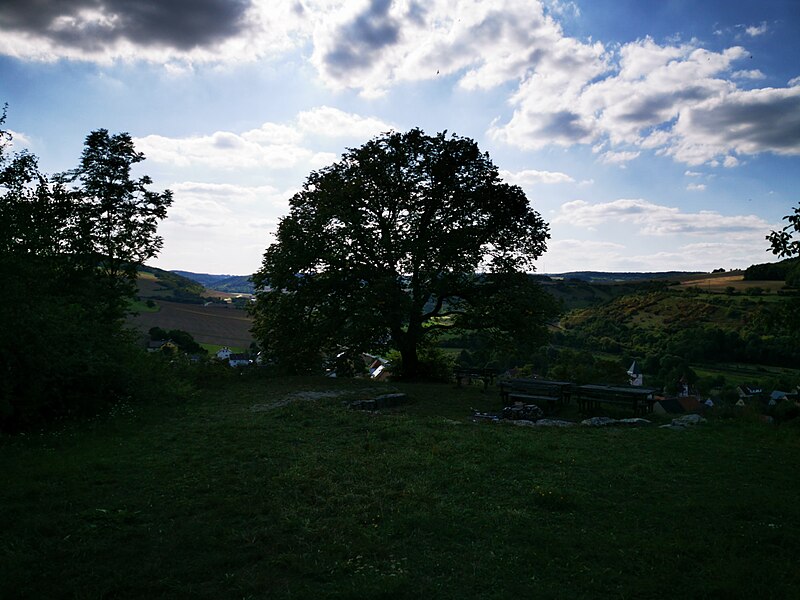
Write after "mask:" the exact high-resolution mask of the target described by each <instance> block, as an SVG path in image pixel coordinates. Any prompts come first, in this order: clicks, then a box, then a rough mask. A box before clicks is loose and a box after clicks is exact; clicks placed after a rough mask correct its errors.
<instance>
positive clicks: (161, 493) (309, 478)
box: [0, 376, 800, 599]
mask: <svg viewBox="0 0 800 600" xmlns="http://www.w3.org/2000/svg"><path fill="white" fill-rule="evenodd" d="M392 389H399V390H400V391H402V392H405V393H407V394H409V396H410V398H411V400H412V403H411V404H409V405H407V406H405V407H402V408H396V409H392V410H390V411H386V412H383V413H380V414H374V413H369V412H358V411H350V410H349V409H347V408H345V407H343V405H342V401H343V400H345V399H356V398H364V397H369V396H371V395H374V394H376V393H380V392H385V391H389V390H392ZM298 392H305V393H306V395H305V396H303V397H299V396H298V395H297V394H298ZM309 392H317V393H318V394H317V399H316V400H315V399H311V398H313V395H312V394H309ZM319 392H327V395H320V394H319ZM334 394H338V395H337V396H335V395H334ZM498 403H499V400H498V395H497V393H496V391H494V390H491V391H490V393H488V394H483V393H481V392H480V391H479V389H478V388H466V389H461V390H456V389H454V388H453V387H452V386H448V385H422V384H419V385H410V384H409V385H400V384H397V385H395V384H383V385H379V384H374V383H367V382H357V381H348V380H330V379H323V378H313V379H312V378H308V379H288V378H287V379H259V378H250V377H248V376H236V377H232V378H231V379H230V380H228V381H227V382H226V383H224V384H223V385H220V386H219V387H217V388H216V389H211V390H208V391H205V392H202V393H199V394H197V396H196V397H194V398H192V399H191V400H189V401H186V402H184V403H168V404H164V403H161V402H159V401H157V400H155V399H154V401H153V402H151V403H150V404H147V405H141V406H128V405H118V406H117V407H116V408H115V409H114V411H113V414H112V415H111V416H109V417H104V418H98V419H96V420H94V421H92V422H89V423H72V424H65V425H63V426H62V427H61V428H60V429H58V430H57V431H52V432H49V433H43V434H34V435H30V434H29V435H27V436H18V437H14V438H0V473H2V486H0V514H1V515H2V519H3V527H2V528H0V573H2V574H3V576H2V577H0V597H2V598H70V597H72V598H214V599H219V598H380V597H382V598H665V597H719V598H754V597H758V598H761V597H774V598H791V597H800V570H798V569H797V556H798V555H800V503H798V501H797V498H798V492H800V481H799V480H798V478H797V471H798V467H800V428H797V427H793V426H780V427H775V426H773V427H769V426H766V425H763V424H760V423H754V422H749V421H712V422H710V423H708V424H707V425H704V426H701V427H699V428H697V429H695V430H690V431H684V432H676V431H670V430H664V429H658V428H656V427H649V428H642V429H587V428H574V429H546V428H536V429H531V428H519V427H513V426H505V425H492V424H488V423H481V424H474V423H471V422H470V420H469V419H468V418H467V417H468V416H469V415H470V414H471V413H470V408H471V407H474V408H476V409H483V410H488V409H493V408H494V409H496V408H497V407H498Z"/></svg>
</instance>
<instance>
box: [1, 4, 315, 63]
mask: <svg viewBox="0 0 800 600" xmlns="http://www.w3.org/2000/svg"><path fill="white" fill-rule="evenodd" d="M300 6H301V5H300V4H299V3H298V2H297V1H296V0H269V1H267V0H194V1H189V0H137V1H135V2H133V1H131V0H74V1H72V2H61V1H57V0H43V1H39V2H30V1H29V0H6V1H4V2H3V3H2V4H0V31H2V32H3V35H2V36H0V53H3V54H8V55H11V56H16V57H19V58H23V59H38V60H56V59H58V58H71V59H80V60H92V61H106V62H107V61H110V60H114V59H145V60H152V61H157V62H165V61H170V60H174V59H179V60H189V61H192V60H199V61H208V60H220V59H223V60H225V59H229V60H230V59H234V58H235V59H236V60H243V59H244V60H246V59H248V58H251V59H252V58H257V57H260V56H265V55H268V54H270V53H272V52H275V51H277V50H280V49H285V48H288V47H291V46H293V45H294V44H295V43H296V39H295V38H296V34H297V33H298V32H300V31H302V29H303V28H304V24H303V19H302V14H301V11H300V10H299V7H300Z"/></svg>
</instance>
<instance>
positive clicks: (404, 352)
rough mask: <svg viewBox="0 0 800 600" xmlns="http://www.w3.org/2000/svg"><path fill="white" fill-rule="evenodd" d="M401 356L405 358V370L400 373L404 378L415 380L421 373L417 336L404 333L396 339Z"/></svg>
mask: <svg viewBox="0 0 800 600" xmlns="http://www.w3.org/2000/svg"><path fill="white" fill-rule="evenodd" d="M396 344H397V348H398V350H400V357H401V358H402V359H403V371H402V373H400V377H401V378H402V379H407V380H414V379H417V378H418V377H419V375H420V372H419V356H417V337H416V336H413V335H410V334H409V333H404V334H403V335H402V337H400V338H399V339H396Z"/></svg>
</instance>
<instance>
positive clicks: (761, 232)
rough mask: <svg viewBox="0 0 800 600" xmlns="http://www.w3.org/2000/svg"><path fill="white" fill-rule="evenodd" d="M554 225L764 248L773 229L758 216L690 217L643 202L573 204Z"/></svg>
mask: <svg viewBox="0 0 800 600" xmlns="http://www.w3.org/2000/svg"><path fill="white" fill-rule="evenodd" d="M552 222H553V223H563V224H569V225H573V226H577V227H584V228H592V227H597V226H599V225H603V224H607V223H631V224H633V225H636V226H637V227H638V231H637V233H639V234H641V235H650V236H666V235H690V236H700V235H703V236H715V235H718V236H726V237H728V238H729V239H731V238H732V239H739V238H751V239H755V238H757V239H759V242H760V243H761V244H762V246H763V240H764V236H765V235H766V234H767V233H768V232H769V231H770V227H771V226H770V224H769V223H767V222H766V221H764V219H762V218H761V217H757V216H755V215H737V216H726V215H721V214H720V213H718V212H716V211H700V212H696V213H687V212H683V211H682V210H681V209H679V208H674V207H669V206H663V205H659V204H654V203H652V202H648V201H647V200H642V199H620V200H614V201H612V202H605V203H599V204H589V203H588V202H586V201H584V200H573V201H571V202H567V203H565V204H563V205H562V206H561V209H560V210H559V213H558V214H557V215H556V217H555V218H554V219H552Z"/></svg>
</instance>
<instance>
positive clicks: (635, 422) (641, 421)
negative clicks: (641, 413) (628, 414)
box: [617, 417, 650, 427]
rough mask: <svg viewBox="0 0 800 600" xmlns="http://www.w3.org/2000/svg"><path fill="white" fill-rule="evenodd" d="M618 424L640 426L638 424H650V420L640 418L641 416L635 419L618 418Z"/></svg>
mask: <svg viewBox="0 0 800 600" xmlns="http://www.w3.org/2000/svg"><path fill="white" fill-rule="evenodd" d="M617 423H618V424H620V425H628V426H634V427H637V426H640V425H650V421H648V420H647V419H642V418H641V417H636V418H635V419H620V420H619V421H617Z"/></svg>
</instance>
